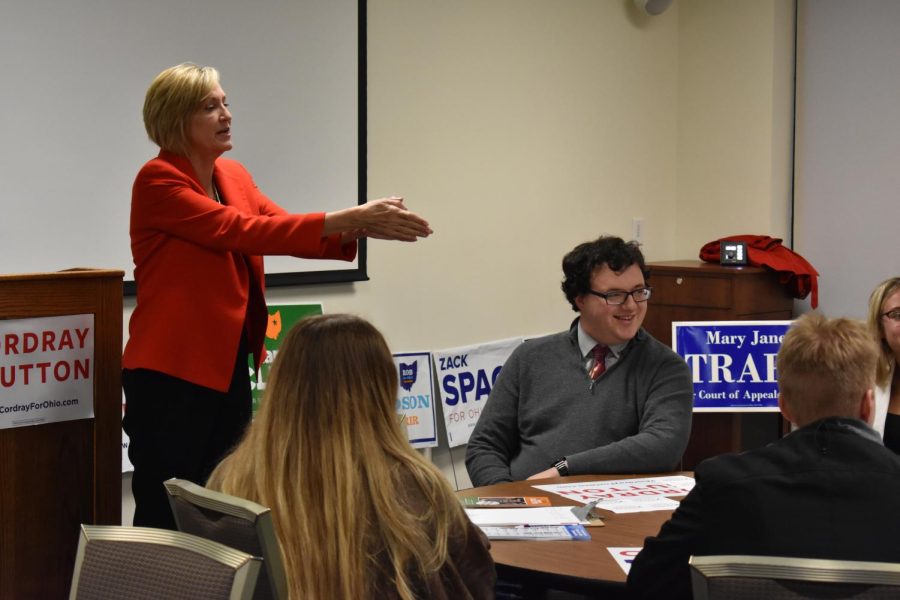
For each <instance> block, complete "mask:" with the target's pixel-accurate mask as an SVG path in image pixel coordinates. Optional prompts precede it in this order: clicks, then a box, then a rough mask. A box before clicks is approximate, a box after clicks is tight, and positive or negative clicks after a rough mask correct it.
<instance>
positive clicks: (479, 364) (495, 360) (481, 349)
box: [434, 338, 522, 448]
mask: <svg viewBox="0 0 900 600" xmlns="http://www.w3.org/2000/svg"><path fill="white" fill-rule="evenodd" d="M521 343H522V338H512V339H508V340H500V341H496V342H488V343H486V344H476V345H474V346H465V347H462V348H451V349H449V350H439V351H437V352H435V353H434V364H435V367H436V370H437V377H438V385H439V386H440V391H441V408H442V409H443V412H444V425H445V426H446V428H447V443H448V446H449V447H450V448H453V447H455V446H461V445H462V444H466V443H468V441H469V436H470V435H472V430H473V429H474V428H475V423H477V422H478V417H480V416H481V410H482V408H483V407H484V403H485V402H486V401H487V399H488V395H489V394H490V393H491V388H492V387H494V382H495V381H497V376H498V375H499V374H500V368H501V367H502V366H503V363H505V362H506V359H507V358H509V355H510V354H512V352H513V350H515V349H516V347H517V346H518V345H519V344H521Z"/></svg>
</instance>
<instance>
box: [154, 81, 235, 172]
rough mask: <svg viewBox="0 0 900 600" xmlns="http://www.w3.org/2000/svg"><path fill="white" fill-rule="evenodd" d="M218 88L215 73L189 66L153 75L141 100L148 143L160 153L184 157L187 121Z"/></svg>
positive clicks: (186, 143) (187, 148) (186, 146)
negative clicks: (149, 141)
mask: <svg viewBox="0 0 900 600" xmlns="http://www.w3.org/2000/svg"><path fill="white" fill-rule="evenodd" d="M218 84H219V72H218V71H216V70H215V69H214V68H213V67H201V66H199V65H195V64H193V63H181V64H180V65H175V66H174V67H169V68H168V69H166V70H165V71H163V72H162V73H160V74H159V75H157V76H156V79H154V80H153V83H151V84H150V87H149V88H148V89H147V95H146V97H145V98H144V128H145V129H146V130H147V135H148V136H149V137H150V139H151V140H152V141H153V142H154V143H155V144H156V145H157V146H159V147H160V148H162V149H163V150H167V151H169V152H174V153H175V154H180V155H182V156H187V154H188V151H189V149H190V143H189V141H188V133H187V124H188V119H189V118H190V116H191V115H192V114H193V113H194V111H195V110H197V107H198V106H199V105H200V103H201V102H202V101H203V99H204V98H206V96H208V95H209V93H210V92H212V90H213V88H215V87H216V85H218Z"/></svg>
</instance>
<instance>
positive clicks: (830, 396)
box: [776, 313, 878, 426]
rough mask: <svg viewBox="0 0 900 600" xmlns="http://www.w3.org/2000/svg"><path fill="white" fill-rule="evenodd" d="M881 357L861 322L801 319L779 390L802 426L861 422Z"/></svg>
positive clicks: (787, 347) (780, 360)
mask: <svg viewBox="0 0 900 600" xmlns="http://www.w3.org/2000/svg"><path fill="white" fill-rule="evenodd" d="M877 358H878V348H877V347H876V345H875V342H874V340H873V339H872V336H871V335H870V334H869V332H868V330H867V328H866V326H865V325H864V324H863V323H861V322H859V321H854V320H851V319H826V318H825V317H823V316H822V315H820V314H815V313H810V314H806V315H803V316H802V317H800V318H799V319H797V322H796V323H794V325H793V326H791V328H790V329H789V330H788V332H787V334H786V335H785V336H784V341H783V342H782V344H781V349H780V350H779V351H778V357H777V359H776V368H777V370H778V387H779V391H780V392H781V395H782V399H783V401H784V402H785V403H786V404H787V406H788V407H789V409H790V411H791V414H792V415H793V417H794V419H795V421H796V424H797V425H800V426H803V425H806V424H808V423H811V422H813V421H816V420H818V419H823V418H826V417H852V418H859V406H860V400H861V399H862V397H863V395H864V394H865V393H866V391H867V390H870V389H872V387H873V385H874V383H875V363H876V361H877Z"/></svg>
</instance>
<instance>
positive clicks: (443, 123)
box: [125, 0, 793, 487]
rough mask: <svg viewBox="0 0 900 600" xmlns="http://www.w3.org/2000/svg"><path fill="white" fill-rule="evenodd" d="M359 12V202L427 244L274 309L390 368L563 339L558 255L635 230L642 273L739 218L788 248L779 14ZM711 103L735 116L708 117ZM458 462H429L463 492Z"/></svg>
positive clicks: (391, 4) (486, 5)
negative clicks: (364, 80) (362, 120)
mask: <svg viewBox="0 0 900 600" xmlns="http://www.w3.org/2000/svg"><path fill="white" fill-rule="evenodd" d="M369 4H370V5H369V14H368V18H369V30H368V34H369V48H368V59H369V88H368V96H369V100H368V102H369V115H368V117H369V131H368V140H369V196H370V197H378V196H382V195H387V194H402V195H404V196H405V197H406V199H407V203H408V205H409V206H410V208H412V209H413V210H415V211H418V212H420V213H421V214H422V215H424V216H425V217H426V218H428V219H429V220H430V221H431V224H432V226H433V228H434V230H435V235H434V236H433V237H432V238H429V239H427V240H424V241H420V242H418V243H416V244H412V245H404V244H397V243H386V242H379V241H373V242H370V246H369V248H370V259H369V273H370V276H371V281H368V282H362V283H355V284H339V285H331V286H314V287H309V288H293V289H284V288H280V289H272V290H269V292H268V299H269V301H270V302H271V303H289V302H308V301H322V302H323V303H324V305H325V310H326V311H327V312H338V311H348V312H354V313H357V314H360V315H362V316H364V317H366V318H369V319H371V320H372V322H373V323H375V325H376V326H378V327H379V328H380V329H381V330H382V331H383V332H384V333H385V335H386V337H387V338H388V343H389V344H390V346H391V348H392V349H393V350H394V351H398V352H399V351H414V350H433V349H441V348H447V347H453V346H458V345H464V344H470V343H475V342H479V341H489V340H494V339H502V338H508V337H512V336H515V335H530V334H537V333H544V332H551V331H558V330H561V329H564V328H565V327H567V326H568V324H569V322H570V320H571V319H572V318H574V313H572V311H571V309H570V308H569V307H568V305H567V303H566V302H565V299H564V297H563V295H562V292H560V290H559V282H560V280H561V270H560V260H561V258H562V255H563V254H564V253H565V252H567V251H568V250H569V249H571V248H572V247H573V246H575V245H576V244H577V243H579V242H582V241H585V240H587V239H590V238H593V237H596V236H597V235H599V234H601V233H611V234H616V235H620V236H623V237H626V238H630V237H631V221H632V218H634V217H639V218H643V219H644V221H645V234H644V235H645V237H644V241H645V250H646V254H647V256H648V258H649V259H651V260H668V259H676V258H690V257H693V256H696V253H697V251H698V250H699V247H700V245H701V244H702V243H703V242H706V241H708V240H709V239H712V238H714V237H719V236H721V235H725V234H728V233H734V231H733V227H734V225H733V224H732V215H734V214H737V215H738V216H739V218H740V219H741V223H742V224H745V225H746V226H747V227H748V229H750V230H752V232H754V233H756V232H759V233H769V232H773V233H774V234H777V235H781V234H782V233H783V232H784V231H786V230H787V220H786V210H785V208H784V205H785V202H786V197H785V191H786V190H789V181H788V179H787V178H786V177H787V175H786V169H785V168H784V165H783V164H782V163H783V161H784V156H785V155H787V153H788V152H789V148H788V147H787V146H785V144H789V141H790V138H789V136H788V137H787V139H784V137H785V136H784V135H783V131H782V129H783V127H784V124H785V123H786V122H788V121H789V116H790V111H789V108H790V104H791V98H790V94H789V92H790V90H789V89H786V87H785V86H784V85H783V81H782V75H783V73H782V71H783V70H784V69H783V65H781V61H782V60H784V58H785V57H784V55H783V52H784V48H787V47H790V46H791V42H790V36H791V35H792V31H791V30H790V28H789V27H785V26H784V24H783V23H780V22H779V21H778V18H777V17H778V16H779V15H783V14H785V13H786V14H791V15H792V9H791V10H790V11H787V10H784V7H788V6H790V7H792V6H793V3H792V2H787V1H786V0H754V1H753V2H746V1H744V0H677V1H676V2H675V3H674V4H673V5H672V7H671V8H670V9H669V10H668V11H667V12H665V13H663V14H662V15H660V16H658V17H648V16H646V15H641V14H639V13H638V12H637V11H636V10H635V9H634V7H633V4H632V2H631V1H630V0H565V1H560V0H457V1H455V2H452V3H449V2H422V1H421V0H377V1H375V0H372V1H370V3H369ZM751 25H752V26H751ZM748 28H749V31H748ZM701 31H706V32H716V34H715V35H712V33H710V34H709V35H699V34H698V32H701ZM687 37H689V38H690V39H686V38H687ZM710 55H716V56H718V60H714V61H706V57H708V56H710ZM776 57H777V59H776ZM738 61H740V62H741V64H742V65H744V66H741V68H740V69H735V63H736V62H738ZM713 84H715V85H713ZM693 86H697V87H698V89H697V91H692V89H690V88H692V87H693ZM786 94H787V95H786ZM710 96H712V97H710ZM745 96H746V98H745ZM716 97H721V98H722V101H721V102H722V103H723V104H728V105H733V104H734V103H735V102H736V101H737V100H739V99H743V102H744V104H743V106H744V108H741V109H740V110H737V111H718V112H716V111H714V110H712V109H713V108H714V107H715V106H716V105H717V104H718V103H717V102H716V100H715V98H716ZM701 101H705V102H706V103H701ZM704 113H709V119H708V120H707V119H704V118H702V117H703V115H704ZM240 118H241V117H240V116H239V115H236V116H235V120H236V121H237V120H238V119H240ZM723 128H724V129H725V130H726V131H725V132H723ZM725 133H728V135H725ZM747 138H749V139H747ZM236 144H240V140H236ZM733 147H739V148H740V151H739V152H737V151H734V148H733ZM710 163H714V166H715V169H709V168H707V165H709V164H710ZM705 177H708V178H709V180H710V183H708V184H706V183H704V178H705ZM733 180H737V182H738V185H737V186H732V185H730V183H729V182H731V181H733ZM259 184H260V186H261V188H262V189H263V190H265V182H264V181H260V182H259ZM735 187H737V188H738V189H739V190H740V193H739V194H735V193H732V192H733V191H734V189H735ZM725 191H728V193H727V194H726V193H725ZM715 199H718V200H721V201H722V202H724V203H725V206H724V207H722V208H712V207H710V206H709V204H711V203H712V202H713V200H715ZM276 200H277V198H276ZM744 202H746V203H748V205H750V206H748V207H747V208H742V203H744ZM310 208H314V207H310ZM759 213H761V214H762V215H763V216H761V217H760V216H758V214H759ZM695 221H696V222H697V223H695ZM126 304H128V305H129V307H128V308H126V311H125V312H126V314H125V318H126V321H127V318H128V316H129V314H130V306H131V302H129V301H126ZM462 454H463V449H462V448H459V449H454V452H453V454H452V456H451V455H450V453H449V452H448V451H447V449H446V446H444V447H442V448H438V449H436V450H435V452H434V455H433V456H434V460H435V462H436V463H437V464H439V465H440V466H441V467H442V468H443V469H444V471H445V472H446V473H447V475H448V477H450V478H451V481H455V482H456V484H457V485H458V486H460V487H467V486H468V477H467V476H466V475H465V468H464V467H463V466H462V460H461V459H462ZM454 466H455V471H456V472H455V474H454Z"/></svg>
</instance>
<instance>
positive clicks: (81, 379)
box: [0, 314, 94, 429]
mask: <svg viewBox="0 0 900 600" xmlns="http://www.w3.org/2000/svg"><path fill="white" fill-rule="evenodd" d="M93 416H94V315H93V314H83V315H66V316H62V317H41V318H36V319H8V320H0V429H6V428H12V427H25V426H28V425H42V424H44V423H55V422H58V421H71V420H75V419H89V418H91V417H93Z"/></svg>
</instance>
